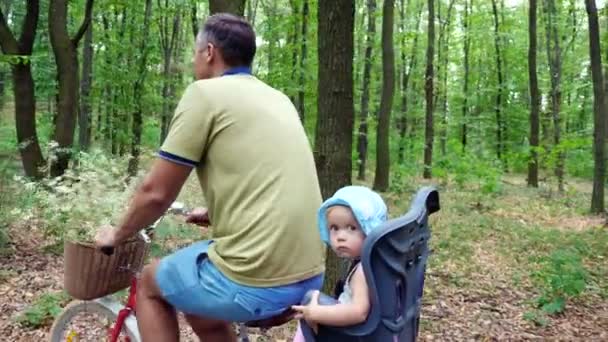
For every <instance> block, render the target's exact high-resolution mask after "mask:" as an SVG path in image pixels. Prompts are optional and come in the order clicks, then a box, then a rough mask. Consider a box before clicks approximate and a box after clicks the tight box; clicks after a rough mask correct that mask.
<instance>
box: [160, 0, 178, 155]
mask: <svg viewBox="0 0 608 342" xmlns="http://www.w3.org/2000/svg"><path fill="white" fill-rule="evenodd" d="M158 4H159V7H160V4H161V2H160V1H159V2H158ZM168 8H169V1H168V0H165V4H164V7H163V8H159V11H160V12H161V13H164V14H163V15H162V17H161V19H160V25H159V26H160V35H159V36H160V47H161V50H162V52H163V81H162V83H163V88H162V97H163V109H162V113H161V119H160V121H161V125H160V143H161V144H162V142H163V141H164V140H165V137H166V136H167V131H168V129H169V120H170V118H171V108H172V107H173V103H174V101H172V97H171V96H170V95H171V88H172V87H173V75H172V72H171V66H172V63H173V61H174V59H172V57H173V51H174V50H175V49H176V48H177V43H178V38H179V32H180V30H181V15H182V13H181V10H179V9H177V10H176V11H175V13H174V16H173V22H172V25H171V30H169V17H168V15H165V14H166V13H168V12H169V11H167V9H168Z"/></svg>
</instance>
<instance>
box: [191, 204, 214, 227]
mask: <svg viewBox="0 0 608 342" xmlns="http://www.w3.org/2000/svg"><path fill="white" fill-rule="evenodd" d="M186 222H187V223H194V224H196V225H199V226H202V227H207V226H209V225H210V224H211V222H209V211H208V210H207V208H194V209H192V211H191V212H190V214H188V216H186Z"/></svg>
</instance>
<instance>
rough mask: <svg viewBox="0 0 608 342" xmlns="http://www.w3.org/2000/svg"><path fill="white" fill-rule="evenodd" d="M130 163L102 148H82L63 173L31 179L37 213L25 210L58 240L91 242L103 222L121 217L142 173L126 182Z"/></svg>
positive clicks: (109, 221) (110, 221) (33, 208)
mask: <svg viewBox="0 0 608 342" xmlns="http://www.w3.org/2000/svg"><path fill="white" fill-rule="evenodd" d="M127 163H128V159H127V158H125V159H123V160H120V159H117V158H110V157H108V156H107V155H105V154H104V153H103V152H101V151H91V152H89V153H83V152H81V153H80V154H79V155H78V159H77V164H76V165H75V166H74V167H72V168H70V169H69V170H67V171H66V173H65V174H64V175H62V176H60V177H57V178H52V179H45V180H42V181H39V182H37V183H34V186H32V185H31V184H32V183H28V184H30V185H29V188H30V189H32V190H30V191H31V194H32V199H33V202H34V205H33V206H32V208H31V210H32V211H34V213H24V214H30V215H31V216H34V217H38V218H39V219H40V224H41V227H43V229H44V232H45V234H46V235H47V236H48V237H49V238H51V239H54V242H55V243H57V242H61V241H63V240H69V241H75V242H84V243H88V242H92V241H93V238H94V236H95V232H96V231H97V229H98V228H99V227H100V226H102V225H106V224H110V223H112V222H114V223H115V222H116V221H117V220H118V218H119V217H118V215H120V214H121V213H122V212H123V211H124V208H125V207H126V206H127V205H128V201H129V199H130V198H131V196H132V194H133V191H134V189H135V187H136V185H137V183H138V180H139V177H134V178H132V179H131V180H130V181H129V182H127V176H126V169H127ZM32 214H33V215H32Z"/></svg>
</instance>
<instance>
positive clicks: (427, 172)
mask: <svg viewBox="0 0 608 342" xmlns="http://www.w3.org/2000/svg"><path fill="white" fill-rule="evenodd" d="M434 6H435V4H434V0H428V10H429V15H428V30H427V32H428V40H427V48H426V72H425V84H424V90H425V98H426V124H425V129H424V142H425V146H424V171H423V177H424V178H427V179H429V178H431V177H432V175H433V173H432V164H433V140H434V132H433V130H434V127H433V56H434V45H435V8H434Z"/></svg>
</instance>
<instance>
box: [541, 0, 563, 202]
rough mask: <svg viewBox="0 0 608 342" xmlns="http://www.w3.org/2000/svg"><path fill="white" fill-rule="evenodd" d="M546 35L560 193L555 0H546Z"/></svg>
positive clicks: (561, 190)
mask: <svg viewBox="0 0 608 342" xmlns="http://www.w3.org/2000/svg"><path fill="white" fill-rule="evenodd" d="M543 7H544V9H545V35H546V38H547V44H546V48H547V61H548V64H549V72H550V79H551V92H550V97H551V116H552V118H553V145H554V148H555V150H556V164H555V175H556V177H557V184H558V185H557V188H558V191H559V192H560V193H562V192H563V191H564V153H563V152H562V151H561V148H560V146H559V144H560V140H561V118H560V111H561V102H562V92H561V75H562V66H561V64H562V62H561V53H562V52H561V49H560V45H559V40H560V37H559V35H558V33H557V25H558V23H557V19H558V17H557V11H556V8H555V2H554V1H553V0H545V6H543Z"/></svg>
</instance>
